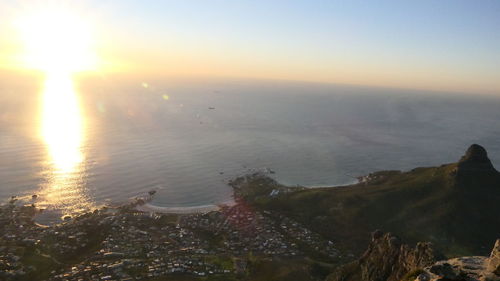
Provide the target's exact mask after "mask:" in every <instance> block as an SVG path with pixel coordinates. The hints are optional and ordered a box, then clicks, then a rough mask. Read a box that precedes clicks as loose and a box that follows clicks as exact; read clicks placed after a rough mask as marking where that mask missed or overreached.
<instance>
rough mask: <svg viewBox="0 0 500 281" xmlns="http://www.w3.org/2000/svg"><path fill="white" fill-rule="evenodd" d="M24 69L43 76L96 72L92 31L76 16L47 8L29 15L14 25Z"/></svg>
mask: <svg viewBox="0 0 500 281" xmlns="http://www.w3.org/2000/svg"><path fill="white" fill-rule="evenodd" d="M16 23H17V24H16V25H17V27H18V30H19V34H20V37H21V40H22V45H23V47H22V48H23V55H22V57H23V58H22V60H23V64H24V66H25V67H26V68H30V69H37V70H41V71H44V72H46V73H54V72H59V73H61V72H62V73H74V72H79V71H85V70H95V69H96V68H97V62H98V60H97V55H96V53H95V51H94V41H93V36H92V28H91V25H90V24H89V22H87V21H85V20H84V19H83V18H82V17H81V16H80V15H79V14H78V13H75V12H74V11H72V10H70V9H67V8H63V7H50V8H45V9H40V10H37V11H32V12H30V13H27V14H25V15H23V16H21V17H20V18H19V19H18V21H17V22H16Z"/></svg>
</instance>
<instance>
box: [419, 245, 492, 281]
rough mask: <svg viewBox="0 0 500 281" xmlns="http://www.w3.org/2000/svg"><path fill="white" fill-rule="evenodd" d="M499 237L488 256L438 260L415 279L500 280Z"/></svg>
mask: <svg viewBox="0 0 500 281" xmlns="http://www.w3.org/2000/svg"><path fill="white" fill-rule="evenodd" d="M499 258H500V239H499V240H497V241H496V243H495V246H494V247H493V251H492V252H491V255H490V256H489V257H483V256H472V257H461V258H454V259H449V260H444V261H438V262H436V263H435V264H433V265H431V266H428V267H426V268H425V269H424V270H423V271H422V272H421V273H419V274H418V276H417V277H416V279H414V280H415V281H500V259H499Z"/></svg>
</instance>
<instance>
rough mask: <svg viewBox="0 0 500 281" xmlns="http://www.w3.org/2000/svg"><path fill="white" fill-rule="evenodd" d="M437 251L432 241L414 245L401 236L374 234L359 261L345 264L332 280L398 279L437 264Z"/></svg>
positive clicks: (389, 280)
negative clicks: (405, 242) (408, 243)
mask: <svg viewBox="0 0 500 281" xmlns="http://www.w3.org/2000/svg"><path fill="white" fill-rule="evenodd" d="M435 261H436V254H435V253H434V250H433V249H432V246H431V244H430V243H418V244H417V245H416V247H414V248H412V247H410V246H408V245H406V244H402V242H401V240H400V238H399V237H397V236H395V235H393V234H391V233H385V234H383V233H382V232H380V231H375V232H374V233H372V242H371V243H370V245H369V246H368V249H367V250H366V251H365V253H364V254H363V255H362V256H361V258H359V259H358V260H356V261H354V262H353V263H350V264H348V265H346V266H343V267H341V268H340V269H339V270H338V271H337V272H335V273H333V274H332V275H331V276H330V277H329V278H328V279H327V280H328V281H349V280H352V281H354V280H357V281H386V280H387V281H398V280H401V278H403V276H405V274H407V273H408V272H411V271H414V270H417V269H419V268H423V267H426V266H429V265H431V264H433V263H434V262H435Z"/></svg>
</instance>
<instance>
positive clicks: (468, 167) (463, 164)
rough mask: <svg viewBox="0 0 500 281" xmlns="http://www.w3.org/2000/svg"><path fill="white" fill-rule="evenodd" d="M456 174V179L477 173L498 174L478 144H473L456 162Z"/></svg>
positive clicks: (484, 150)
mask: <svg viewBox="0 0 500 281" xmlns="http://www.w3.org/2000/svg"><path fill="white" fill-rule="evenodd" d="M456 173H457V176H458V177H461V176H467V175H470V174H477V173H492V174H497V173H498V172H497V170H495V167H493V164H492V163H491V161H490V159H489V158H488V153H487V152H486V149H484V147H482V146H480V145H478V144H473V145H471V146H470V147H469V149H467V151H466V152H465V155H464V156H462V158H461V159H460V161H458V164H457V169H456Z"/></svg>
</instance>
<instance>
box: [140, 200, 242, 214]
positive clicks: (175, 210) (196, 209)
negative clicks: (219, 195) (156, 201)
mask: <svg viewBox="0 0 500 281" xmlns="http://www.w3.org/2000/svg"><path fill="white" fill-rule="evenodd" d="M235 204H236V202H234V201H226V202H223V203H220V204H208V205H198V206H189V207H162V206H156V205H153V204H151V203H147V202H146V203H144V204H138V205H137V206H136V207H135V209H136V210H137V211H140V212H145V213H161V214H196V213H208V212H212V211H218V210H220V209H221V208H222V207H223V206H234V205H235Z"/></svg>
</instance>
